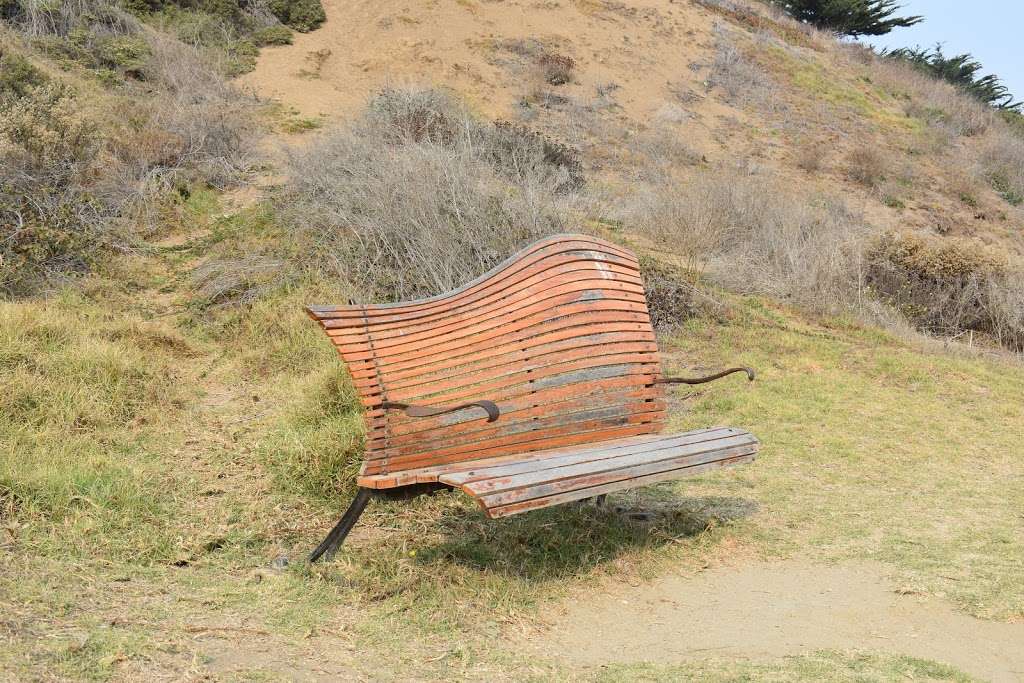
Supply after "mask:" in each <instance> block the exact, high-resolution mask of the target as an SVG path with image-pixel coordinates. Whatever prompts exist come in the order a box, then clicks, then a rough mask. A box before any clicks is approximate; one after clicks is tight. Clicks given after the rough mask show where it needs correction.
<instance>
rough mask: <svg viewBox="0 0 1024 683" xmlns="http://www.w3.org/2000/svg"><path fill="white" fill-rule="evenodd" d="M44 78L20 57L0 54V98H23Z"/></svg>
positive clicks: (30, 63)
mask: <svg viewBox="0 0 1024 683" xmlns="http://www.w3.org/2000/svg"><path fill="white" fill-rule="evenodd" d="M44 82H46V76H44V75H43V74H42V72H41V71H39V69H37V68H35V67H34V66H32V62H30V61H28V60H27V59H25V58H24V57H22V56H21V55H16V54H12V53H3V52H0V98H4V97H11V96H13V97H24V96H25V95H26V94H28V92H29V90H30V89H32V88H34V87H36V86H38V85H42V84H43V83H44Z"/></svg>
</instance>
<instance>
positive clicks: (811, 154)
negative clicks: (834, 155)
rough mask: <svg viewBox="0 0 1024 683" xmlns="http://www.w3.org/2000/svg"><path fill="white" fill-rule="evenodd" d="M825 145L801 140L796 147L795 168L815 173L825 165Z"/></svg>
mask: <svg viewBox="0 0 1024 683" xmlns="http://www.w3.org/2000/svg"><path fill="white" fill-rule="evenodd" d="M825 150H826V146H825V145H822V144H820V143H817V142H814V141H805V142H802V143H801V144H800V145H799V146H798V147H797V149H796V158H795V160H794V161H795V163H796V165H797V168H799V169H801V170H804V171H806V172H807V173H817V172H819V171H820V170H821V169H822V167H823V166H824V165H825V156H826V151H825Z"/></svg>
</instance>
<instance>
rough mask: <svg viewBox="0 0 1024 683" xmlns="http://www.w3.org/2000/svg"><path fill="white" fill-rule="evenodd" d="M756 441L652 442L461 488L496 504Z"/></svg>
mask: <svg viewBox="0 0 1024 683" xmlns="http://www.w3.org/2000/svg"><path fill="white" fill-rule="evenodd" d="M756 444H757V442H756V440H754V438H753V437H752V436H750V435H749V434H740V435H736V436H730V437H726V438H723V439H713V440H711V441H701V442H698V443H691V444H685V445H681V446H670V447H664V448H661V447H659V446H658V444H656V443H653V444H647V447H646V448H645V449H643V450H640V449H629V450H626V451H624V452H621V453H619V454H617V455H615V456H612V457H609V458H597V459H594V460H586V461H584V462H579V463H575V464H571V465H562V466H560V467H550V468H549V467H545V468H543V469H540V470H535V471H527V472H519V473H517V474H512V475H505V476H499V477H492V478H489V479H481V480H479V481H475V482H471V483H468V484H464V485H463V486H462V489H463V490H464V491H466V493H469V494H470V495H472V496H474V497H477V498H480V499H481V500H482V501H483V502H484V504H485V505H487V507H497V506H499V505H506V504H508V503H514V502H517V501H520V500H526V499H528V498H541V497H543V496H549V495H553V494H555V493H559V492H561V491H563V490H565V489H567V488H583V487H585V486H596V485H598V484H604V483H607V482H609V481H617V480H618V479H633V478H635V477H636V476H638V475H644V474H653V473H654V472H658V471H660V470H662V469H665V470H671V469H677V468H678V467H686V466H688V465H691V464H693V465H700V464H702V463H704V462H707V461H708V460H714V459H716V458H719V457H720V456H719V455H718V454H721V453H724V452H729V451H730V450H734V449H747V448H753V447H755V446H756ZM443 480H444V478H443V477H442V481H443Z"/></svg>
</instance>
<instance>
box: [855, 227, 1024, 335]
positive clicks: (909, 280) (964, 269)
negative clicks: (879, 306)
mask: <svg viewBox="0 0 1024 683" xmlns="http://www.w3.org/2000/svg"><path fill="white" fill-rule="evenodd" d="M866 263H867V268H866V273H867V284H868V286H869V287H870V288H871V289H872V290H873V291H874V293H875V294H876V295H877V296H880V297H882V298H883V299H884V300H885V301H887V302H888V303H890V304H891V305H893V306H894V307H896V308H897V309H898V310H899V311H900V312H901V313H903V315H905V316H906V317H907V318H908V319H909V320H911V321H912V322H913V323H914V324H915V325H916V326H918V327H919V328H920V329H924V330H926V331H929V332H932V333H936V334H942V335H956V334H958V333H960V332H962V331H964V330H974V331H977V332H982V333H986V334H989V335H991V336H992V337H993V338H995V339H996V340H997V341H998V342H999V343H1001V344H1003V345H1005V346H1009V347H1011V348H1015V349H1017V350H1021V349H1024V287H1022V286H1021V282H1022V278H1024V271H1022V269H1020V268H1013V267H1011V266H1010V264H1009V263H1008V262H1007V261H1006V259H1005V258H1003V257H1002V256H1000V255H998V254H995V253H994V252H992V251H990V250H989V249H987V248H985V247H982V246H980V245H977V244H975V243H971V242H967V241H965V240H958V239H954V238H948V237H947V238H928V237H923V236H920V235H914V234H906V233H889V234H886V235H883V236H882V237H880V238H878V239H877V241H876V242H875V243H874V244H873V246H872V247H871V249H870V250H869V251H868V254H867V259H866Z"/></svg>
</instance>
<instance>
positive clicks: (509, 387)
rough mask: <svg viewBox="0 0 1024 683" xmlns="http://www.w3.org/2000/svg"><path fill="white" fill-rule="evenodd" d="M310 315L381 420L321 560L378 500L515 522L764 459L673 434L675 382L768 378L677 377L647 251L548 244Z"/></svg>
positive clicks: (581, 239) (726, 430) (717, 438)
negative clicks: (659, 319) (644, 257)
mask: <svg viewBox="0 0 1024 683" xmlns="http://www.w3.org/2000/svg"><path fill="white" fill-rule="evenodd" d="M307 311H308V312H309V314H310V316H311V317H312V318H313V319H314V320H316V321H318V322H319V323H320V325H321V327H323V329H324V330H325V331H326V332H327V334H328V335H329V336H330V338H331V341H333V342H334V344H335V346H336V347H337V349H338V352H339V353H340V354H341V357H342V359H344V361H345V364H346V365H347V367H348V370H349V372H350V373H351V375H352V380H353V382H354V384H355V387H356V389H357V390H358V392H359V396H360V400H361V401H362V404H363V406H364V408H365V411H366V413H365V415H366V426H367V441H366V455H365V459H364V461H363V465H362V470H361V472H360V474H359V477H358V480H357V483H358V485H359V490H358V493H357V495H356V498H355V500H354V501H353V503H352V505H351V507H350V508H349V509H348V511H346V512H345V514H344V516H343V517H342V518H341V520H340V521H339V522H338V524H337V526H335V528H334V529H333V530H332V531H331V532H330V534H328V536H327V538H325V539H324V541H323V543H321V544H320V546H319V547H318V548H317V549H316V550H314V551H313V553H312V554H311V556H310V561H312V562H315V561H316V560H317V559H319V558H320V556H322V555H325V554H326V555H327V556H328V557H330V556H331V555H333V553H334V551H336V550H337V548H338V547H339V546H340V545H341V543H342V542H343V541H344V540H345V537H346V536H347V535H348V532H349V531H350V530H351V529H352V527H353V526H354V525H355V523H356V521H357V520H358V519H359V516H360V515H361V514H362V512H363V510H364V508H365V507H366V505H367V503H368V502H369V500H370V498H371V497H372V496H373V495H382V496H388V497H406V496H411V495H415V494H417V493H422V492H424V491H429V490H434V489H438V488H458V489H461V490H462V491H464V492H465V493H467V494H468V495H470V496H472V497H473V498H474V499H476V501H477V502H478V503H479V504H480V506H481V507H482V508H483V510H484V513H485V514H486V515H487V516H488V517H492V518H494V517H505V516H507V515H514V514H517V513H520V512H526V511H528V510H536V509H539V508H544V507H548V506H551V505H557V504H560V503H567V502H570V501H577V500H583V499H586V498H592V497H603V496H604V495H605V494H607V493H609V492H612V491H618V490H621V489H626V488H631V487H636V486H642V485H645V484H652V483H655V482H659V481H667V480H671V479H680V478H682V477H686V476H690V475H694V474H700V473H702V472H706V471H708V470H711V469H714V468H718V467H724V466H726V465H736V464H740V463H744V462H750V461H752V460H754V458H755V457H756V454H757V450H758V441H757V439H756V438H754V437H753V436H751V435H750V434H749V433H747V432H745V431H743V430H740V429H735V428H731V427H716V428H712V429H700V430H696V431H692V432H687V433H685V434H670V435H659V434H658V432H660V431H661V430H662V428H663V426H664V422H665V415H666V406H665V401H664V394H665V385H666V384H674V383H682V384H700V383H703V382H708V381H711V380H714V379H718V378H719V377H724V376H725V375H728V374H731V373H734V372H745V373H746V374H747V376H748V378H749V379H751V380H753V379H754V373H753V371H751V370H749V369H748V368H731V369H729V370H724V371H722V372H720V373H717V374H715V375H711V376H709V377H702V378H696V379H683V378H667V377H664V376H663V375H662V370H661V365H660V361H659V358H658V347H657V344H656V343H655V337H654V329H653V328H652V327H651V321H650V316H649V314H648V311H647V302H646V299H645V297H644V287H643V281H642V280H641V277H640V269H639V263H638V261H637V258H636V256H635V255H634V254H632V253H631V252H629V251H628V250H626V249H623V248H622V247H619V246H616V245H614V244H611V243H610V242H606V241H604V240H601V239H598V238H594V237H588V236H586V235H557V236H554V237H550V238H547V239H544V240H541V241H539V242H537V243H535V244H533V245H531V246H529V247H527V248H526V249H524V250H523V251H521V252H520V253H518V254H516V255H515V256H513V257H512V258H510V259H508V260H507V261H505V262H504V263H502V264H501V265H499V266H497V267H496V268H494V269H493V270H491V271H490V272H489V273H486V274H485V275H483V276H481V277H479V278H477V279H476V280H474V281H473V282H471V283H469V284H467V285H465V286H463V287H461V288H459V289H457V290H455V291H452V292H449V293H447V294H442V295H440V296H435V297H431V298H428V299H420V300H417V301H410V302H403V303H397V304H377V305H366V306H363V305H348V306H310V307H308V308H307ZM599 499H601V498H599Z"/></svg>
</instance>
